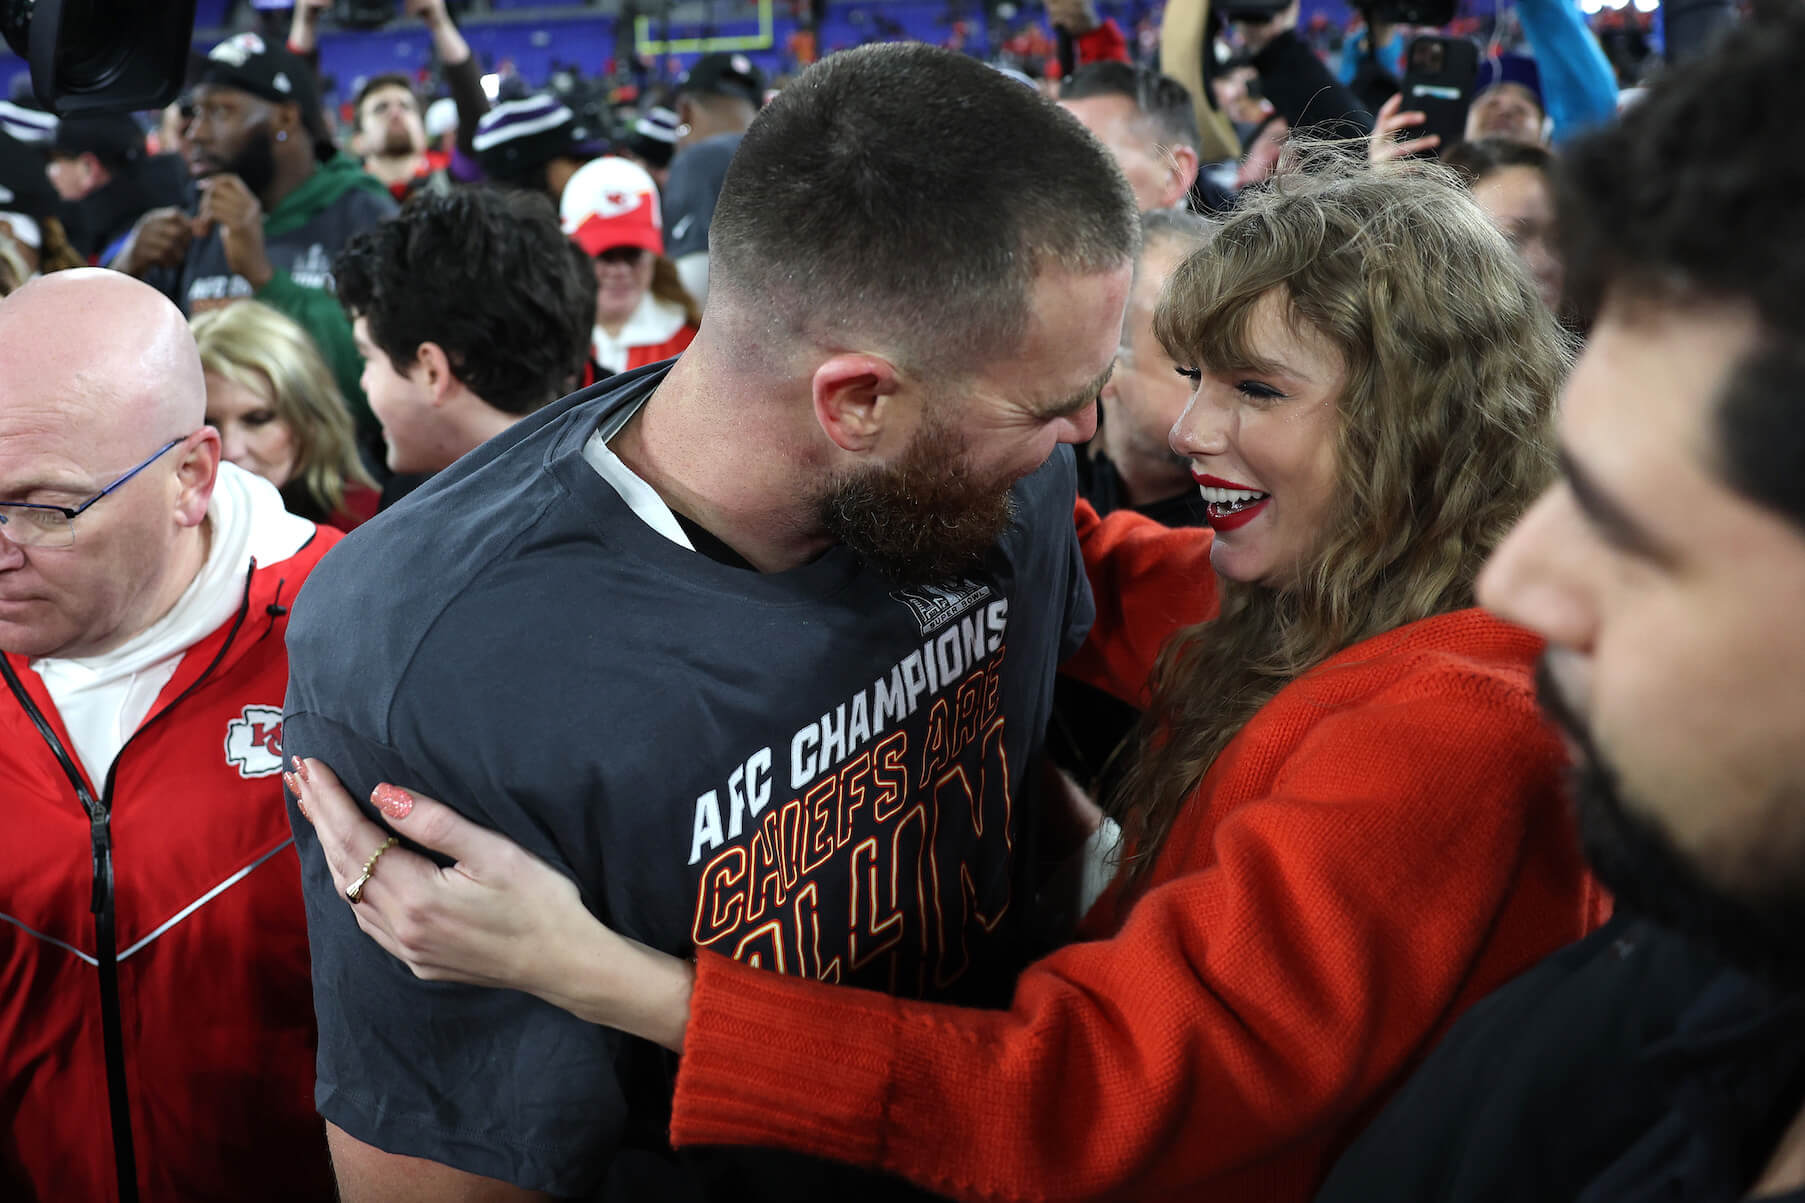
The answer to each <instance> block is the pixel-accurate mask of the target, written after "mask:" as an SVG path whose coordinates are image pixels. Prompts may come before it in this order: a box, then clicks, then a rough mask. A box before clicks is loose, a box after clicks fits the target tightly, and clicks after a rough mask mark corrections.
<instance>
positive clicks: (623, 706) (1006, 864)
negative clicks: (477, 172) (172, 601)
mask: <svg viewBox="0 0 1805 1203" xmlns="http://www.w3.org/2000/svg"><path fill="white" fill-rule="evenodd" d="M1137 237H1138V223H1137V217H1136V212H1135V204H1134V198H1133V195H1132V194H1131V192H1130V191H1129V188H1128V185H1127V183H1126V181H1125V180H1124V179H1123V178H1122V175H1121V173H1120V172H1119V171H1118V170H1117V168H1116V167H1115V165H1114V164H1113V162H1112V161H1111V159H1110V157H1109V155H1108V153H1107V152H1106V151H1105V150H1104V149H1103V147H1102V146H1101V145H1100V144H1098V143H1097V142H1096V141H1095V140H1094V139H1093V138H1092V137H1091V136H1090V135H1089V134H1087V133H1086V132H1085V130H1084V129H1083V127H1082V126H1080V125H1079V124H1078V122H1077V121H1076V120H1075V119H1073V118H1072V117H1070V116H1069V115H1068V114H1065V113H1063V112H1061V111H1060V110H1059V109H1058V108H1056V107H1055V106H1053V105H1051V104H1049V103H1047V102H1046V101H1044V100H1043V99H1041V98H1040V97H1038V96H1037V95H1035V94H1034V93H1033V92H1031V91H1029V90H1028V89H1025V88H1022V87H1020V86H1019V85H1017V84H1015V83H1014V82H1012V81H1010V80H1009V79H1007V78H1006V77H1004V76H1002V75H1000V74H998V73H996V72H994V71H991V70H990V69H989V68H987V67H985V66H983V65H982V64H979V63H977V62H975V61H973V60H970V59H967V58H964V57H961V56H959V55H955V54H951V53H948V52H945V51H941V50H937V49H934V48H931V47H927V46H919V45H915V46H907V45H887V46H873V47H869V48H865V49H861V50H856V51H851V52H848V53H845V54H839V55H835V56H833V57H832V58H830V59H828V60H826V61H824V62H823V63H821V64H819V65H817V66H815V67H813V68H811V69H810V70H809V71H808V72H807V73H805V74H804V75H803V76H802V77H801V78H800V79H799V80H798V81H797V82H796V84H795V85H793V86H792V87H791V88H789V89H786V90H785V91H784V93H783V94H782V95H781V96H779V97H778V98H777V99H776V100H775V101H774V102H773V103H772V104H771V105H770V106H769V107H767V108H766V109H765V110H764V111H763V113H762V114H761V115H760V116H759V118H758V119H757V121H756V122H755V123H754V124H753V125H752V127H751V129H750V130H749V131H748V133H747V134H746V137H745V141H744V143H743V144H742V146H741V148H740V151H739V154H738V156H737V157H736V158H735V159H734V162H733V165H732V167H731V168H730V169H729V171H728V174H727V177H726V181H725V184H724V185H723V188H722V191H721V196H720V202H719V205H718V207H717V208H716V210H715V215H714V221H713V226H712V231H711V244H712V246H713V252H712V254H713V261H714V268H713V277H712V280H713V282H712V285H711V288H710V300H709V306H708V310H707V313H706V315H705V317H704V319H703V321H702V325H701V329H700V331H699V333H698V334H697V335H696V339H695V342H694V343H693V344H691V346H690V348H689V349H688V350H687V351H686V352H685V353H684V354H683V356H682V357H681V358H679V359H678V360H676V361H675V362H674V363H673V364H660V365H656V366H653V367H650V368H646V369H642V370H640V371H637V372H633V373H629V374H627V375H625V376H620V377H615V378H613V379H611V380H608V381H606V382H604V383H603V384H601V385H598V386H597V387H595V388H592V389H590V390H588V391H586V392H583V393H579V394H577V395H576V396H573V397H570V398H567V399H566V400H564V401H563V402H560V403H558V404H556V405H553V406H552V407H550V408H549V409H546V410H542V411H540V412H539V413H537V414H534V415H532V416H529V417H527V418H525V419H523V420H522V421H520V422H519V423H518V424H516V425H514V426H513V427H511V428H510V429H509V430H508V431H506V432H505V433H503V434H501V435H498V436H497V437H495V438H494V439H492V440H490V441H489V442H488V443H487V444H485V445H484V446H483V447H481V448H479V449H477V450H476V451H474V452H472V453H470V454H468V455H466V456H464V457H463V458H462V459H461V460H459V461H458V462H457V463H456V464H455V465H453V466H452V467H451V468H449V469H447V470H446V471H444V472H442V473H440V474H439V475H438V476H437V477H435V478H434V479H433V480H432V482H431V483H429V484H428V485H426V486H425V487H424V488H422V489H421V490H420V491H418V492H417V493H415V494H413V495H412V496H410V497H409V498H408V499H407V500H406V501H404V502H403V503H402V504H401V505H399V506H398V507H396V508H395V509H393V510H391V511H390V512H389V513H388V514H386V515H384V516H383V517H382V518H381V519H379V520H378V521H376V522H375V523H372V524H369V525H367V526H365V527H364V528H362V529H361V530H359V531H358V532H357V534H356V535H355V536H353V537H352V538H351V539H350V540H349V541H348V542H347V543H346V544H345V545H344V548H343V550H342V551H339V552H336V553H335V554H334V555H333V556H332V557H331V558H330V559H329V560H327V561H326V563H324V564H323V565H322V566H321V568H320V569H319V571H318V572H316V573H315V574H314V577H313V579H312V581H311V582H310V584H309V586H308V590H307V593H306V595H305V596H304V597H302V598H301V599H300V600H299V602H298V603H297V606H296V611H295V616H294V626H293V627H292V628H291V630H292V634H291V638H290V649H291V662H292V673H291V683H290V691H289V696H288V708H287V709H288V716H287V725H286V726H285V728H284V731H285V741H286V748H287V750H288V751H290V752H291V753H294V754H296V755H298V756H301V757H318V758H319V759H321V760H323V761H325V762H326V763H328V764H329V765H331V766H332V768H333V769H335V770H336V771H337V773H338V774H339V776H340V777H341V778H342V779H343V780H344V781H345V783H346V784H347V786H348V787H349V788H350V789H351V791H352V792H353V794H359V795H367V794H368V792H369V791H370V790H371V788H372V787H373V786H375V785H376V784H377V783H379V782H382V781H407V782H409V783H415V784H417V785H418V786H419V787H420V788H421V789H423V790H425V791H427V792H429V793H431V794H432V795H433V796H434V797H438V798H443V799H445V800H446V801H448V802H449V803H451V804H452V805H454V806H456V807H458V808H459V809H461V810H462V811H464V812H465V813H466V814H468V815H470V816H472V817H474V818H475V819H477V820H478V821H480V822H482V823H485V824H488V825H490V826H492V827H494V828H496V829H497V830H500V831H502V832H504V833H505V834H507V835H509V836H511V837H513V838H514V839H515V840H517V841H518V842H519V843H521V844H522V845H524V846H525V847H527V848H529V849H531V850H532V851H533V852H535V853H536V854H537V855H539V856H541V857H543V858H545V859H546V860H547V861H549V862H550V863H552V864H554V865H556V866H558V867H559V868H560V869H561V870H562V871H563V872H565V873H567V874H568V875H569V876H570V877H571V879H572V880H573V881H574V882H575V883H576V884H577V886H578V888H579V889H580V890H581V891H582V893H583V896H584V897H585V899H586V900H587V901H588V903H589V905H590V906H591V907H592V908H593V909H594V910H595V911H596V913H597V914H598V915H600V916H602V917H603V918H604V920H606V921H607V922H610V923H612V924H614V925H616V926H618V927H619V928H621V929H622V930H624V931H627V932H629V933H631V934H632V935H633V936H634V937H636V938H637V939H639V940H642V941H644V942H645V943H647V944H650V945H653V946H655V947H658V948H660V949H665V950H668V951H672V952H688V951H689V950H690V949H692V948H694V947H698V946H702V947H709V948H714V949H717V950H720V951H722V952H725V953H728V954H731V955H733V956H736V957H739V958H741V959H743V960H746V961H748V962H754V963H759V964H763V965H766V966H768V967H772V968H778V969H781V970H783V971H786V972H792V973H807V974H811V975H815V976H818V977H824V978H828V979H831V980H836V981H840V982H844V983H847V984H856V985H863V986H868V987H875V988H879V989H883V990H887V991H890V992H892V993H898V994H906V995H910V996H919V997H932V998H939V999H947V1000H960V1001H964V1002H970V1003H982V1002H984V1001H987V1000H993V999H1001V998H1004V997H1006V996H1007V988H1008V985H1009V983H1010V981H1011V980H1012V978H1013V976H1014V970H1015V969H1016V968H1017V967H1019V965H1020V964H1021V963H1022V961H1023V959H1024V957H1025V955H1026V954H1027V953H1028V952H1029V951H1030V950H1031V949H1030V945H1031V944H1032V940H1031V932H1030V919H1031V915H1030V912H1031V911H1032V909H1033V908H1032V906H1031V903H1032V899H1031V897H1030V889H1031V886H1030V876H1029V875H1028V874H1027V873H1026V872H1025V869H1026V868H1027V866H1028V865H1029V863H1030V862H1031V861H1032V860H1033V854H1034V849H1035V843H1034V840H1035V824H1034V822H1033V817H1032V816H1033V811H1034V808H1033V806H1032V805H1031V802H1032V799H1031V797H1030V794H1031V791H1032V786H1033V783H1034V781H1035V780H1036V776H1037V775H1036V774H1035V773H1034V772H1032V771H1031V769H1032V767H1033V766H1034V765H1035V763H1036V761H1037V760H1038V758H1039V755H1040V751H1041V745H1042V742H1043V737H1044V732H1045V729H1046V724H1047V717H1048V712H1049V709H1050V705H1051V701H1052V689H1053V675H1054V669H1055V667H1056V665H1057V663H1058V661H1059V660H1060V659H1061V657H1062V656H1063V655H1064V654H1066V653H1069V652H1071V651H1073V650H1075V649H1076V647H1077V646H1078V644H1079V642H1080V641H1081V639H1082V637H1083V635H1084V632H1085V630H1086V629H1087V627H1088V625H1089V622H1090V618H1091V601H1090V597H1089V595H1088V590H1087V587H1086V584H1085V576H1084V569H1083V565H1082V562H1081V560H1080V558H1079V555H1078V547H1077V543H1076V540H1075V538H1074V534H1073V529H1072V523H1071V510H1072V505H1073V500H1074V493H1075V486H1074V479H1075V472H1074V466H1073V458H1072V454H1071V452H1070V451H1069V450H1068V449H1067V448H1066V447H1064V446H1061V445H1062V444H1070V443H1077V442H1082V441H1083V440H1085V439H1088V438H1089V437H1090V436H1091V434H1092V432H1093V430H1094V428H1095V424H1096V409H1095V403H1096V398H1097V395H1098V393H1099V391H1100V390H1101V388H1102V386H1103V384H1104V383H1105V381H1106V379H1107V378H1108V376H1109V373H1110V370H1111V367H1112V364H1113V361H1114V359H1115V354H1116V344H1117V338H1118V333H1119V331H1120V329H1121V322H1122V314H1123V310H1124V308H1125V305H1126V301H1127V296H1128V292H1129V286H1130V281H1131V277H1132V271H1133V262H1134V254H1135V245H1136V241H1137ZM297 833H298V837H297V838H298V843H299V845H300V847H301V849H302V861H303V865H304V869H303V872H304V885H305V890H306V893H307V900H308V909H309V924H310V928H311V940H312V949H313V966H314V983H315V1007H316V1011H317V1013H318V1016H319V1020H320V1029H321V1036H320V1039H321V1045H320V1049H321V1051H320V1064H319V1069H320V1076H319V1089H318V1095H317V1102H318V1104H319V1106H320V1110H321V1112H322V1114H323V1115H324V1116H325V1117H326V1120H327V1121H328V1131H329V1136H330V1139H331V1141H332V1145H333V1153H334V1163H335V1167H336V1170H337V1173H338V1178H339V1185H340V1190H341V1192H342V1195H343V1197H344V1198H345V1199H346V1200H348V1201H349V1203H361V1201H362V1200H369V1199H384V1200H395V1199H415V1198H418V1199H435V1200H458V1199H474V1198H482V1199H512V1198H528V1197H540V1195H539V1194H537V1193H535V1192H542V1193H544V1194H549V1195H557V1196H581V1197H585V1198H588V1197H598V1198H642V1199H643V1198H661V1199H687V1198H700V1197H710V1196H718V1197H732V1198H735V1199H759V1198H785V1199H794V1198H847V1197H876V1198H885V1197H893V1196H895V1195H897V1194H898V1193H900V1192H901V1191H903V1190H904V1189H905V1188H902V1187H901V1186H900V1185H898V1184H894V1183H888V1182H859V1183H856V1184H855V1183H853V1182H851V1181H850V1180H849V1178H848V1175H847V1174H846V1172H845V1171H842V1170H839V1169H834V1168H830V1167H825V1166H814V1165H809V1164H802V1163H799V1162H798V1161H797V1160H796V1159H793V1158H788V1157H781V1158H780V1157H777V1156H775V1155H770V1154H753V1153H744V1152H726V1151H715V1152H712V1153H703V1154H700V1155H698V1154H693V1153H686V1154H684V1155H682V1156H681V1157H679V1156H678V1155H676V1154H673V1153H672V1152H671V1151H670V1149H669V1148H668V1145H667V1143H666V1139H665V1131H666V1129H667V1125H668V1110H667V1109H668V1102H669V1093H670V1085H671V1082H672V1080H673V1075H674V1072H675V1066H674V1062H673V1061H671V1060H670V1059H668V1058H667V1057H666V1055H665V1054H663V1053H661V1052H659V1051H658V1050H655V1049H653V1048H651V1047H650V1046H648V1045H644V1044H642V1043H639V1042H636V1041H632V1040H629V1039H627V1038H624V1037H620V1036H618V1035H617V1034H615V1033H612V1032H610V1031H608V1030H605V1029H602V1028H598V1027H594V1026H591V1025H588V1024H585V1023H583V1022H581V1021H579V1020H577V1019H575V1018H574V1017H572V1016H570V1015H567V1014H565V1013H563V1012H560V1011H557V1010H556V1009H554V1008H551V1007H548V1006H545V1005H544V1004H542V1003H539V1002H537V1001H536V1000H534V999H532V998H530V997H528V996H526V995H524V994H518V993H513V992H505V991H492V990H479V989H472V988H466V987H463V986H451V985H447V984H445V983H437V982H421V981H419V980H416V979H415V978H414V976H413V975H412V973H411V972H409V970H408V969H407V968H406V967H405V966H404V965H402V964H401V963H400V962H398V961H396V960H393V959H392V958H390V957H389V956H388V955H387V954H386V953H384V952H383V951H382V950H381V949H380V948H379V947H378V946H376V945H375V944H374V943H372V942H371V941H370V940H369V939H368V938H367V937H365V936H364V935H363V933H362V932H360V931H359V930H358V928H357V924H356V921H355V917H354V913H353V912H352V910H351V908H349V907H347V906H346V905H345V902H344V899H343V898H341V897H338V896H337V894H336V892H335V890H334V887H333V883H332V879H331V875H330V873H329V871H328V869H327V866H326V861H325V859H324V857H323V855H322V853H321V850H320V848H319V845H318V843H317V839H316V838H315V836H314V834H313V829H312V827H311V826H310V825H309V824H306V823H299V824H298V825H297ZM368 851H369V853H371V854H375V855H376V856H377V857H378V859H379V855H380V854H379V853H377V852H376V850H375V849H370V850H368ZM371 869H372V877H373V879H375V880H380V865H379V864H377V863H374V862H373V863H372V866H371ZM799 1022H806V1020H805V1019H804V1018H803V1017H799Z"/></svg>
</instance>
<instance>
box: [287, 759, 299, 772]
mask: <svg viewBox="0 0 1805 1203" xmlns="http://www.w3.org/2000/svg"><path fill="white" fill-rule="evenodd" d="M288 767H289V768H291V769H293V770H294V771H295V772H297V773H298V772H300V771H301V758H300V757H299V756H290V757H289V758H288Z"/></svg>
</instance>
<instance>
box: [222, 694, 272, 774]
mask: <svg viewBox="0 0 1805 1203" xmlns="http://www.w3.org/2000/svg"><path fill="white" fill-rule="evenodd" d="M226 763H227V764H229V765H231V766H232V767H234V768H236V769H237V770H238V775H239V776H240V777H269V776H272V775H274V774H276V773H280V772H281V771H282V707H280V706H246V707H245V708H244V711H243V713H241V714H240V715H239V716H238V717H237V718H235V719H233V720H232V721H231V722H229V723H227V724H226Z"/></svg>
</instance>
